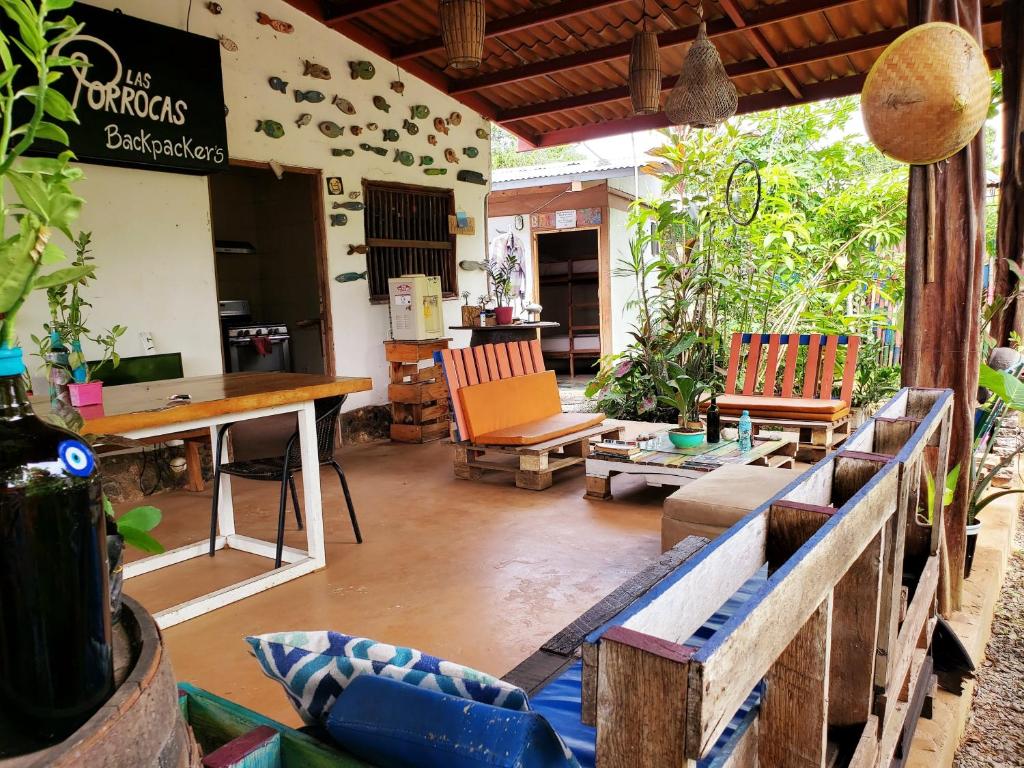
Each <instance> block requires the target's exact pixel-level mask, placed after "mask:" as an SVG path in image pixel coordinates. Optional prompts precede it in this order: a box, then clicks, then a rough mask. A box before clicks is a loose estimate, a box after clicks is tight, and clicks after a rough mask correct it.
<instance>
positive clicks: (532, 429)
mask: <svg viewBox="0 0 1024 768" xmlns="http://www.w3.org/2000/svg"><path fill="white" fill-rule="evenodd" d="M435 359H436V360H437V362H438V363H439V364H440V365H441V367H442V369H443V371H444V375H445V381H446V382H447V386H448V390H449V395H450V398H449V399H450V402H451V404H452V412H453V420H452V443H453V444H454V449H455V476H456V477H459V478H461V479H464V480H479V479H480V478H481V477H482V476H483V474H484V472H486V471H491V470H495V471H499V472H512V473H514V474H515V481H516V486H517V487H518V488H524V489H528V490H533V491H542V490H544V489H546V488H550V487H551V484H552V482H553V475H554V473H555V472H558V471H559V470H562V469H566V468H568V467H573V466H577V465H580V464H583V463H584V462H585V461H586V459H587V457H588V456H589V455H590V444H591V442H592V441H594V442H599V441H601V440H604V439H608V438H617V437H619V436H620V435H621V432H622V427H621V426H617V425H611V424H607V423H605V422H604V419H603V416H601V415H600V414H572V413H570V414H563V413H562V412H561V404H560V402H559V399H558V386H557V384H556V383H555V377H554V373H552V372H551V371H545V370H544V358H543V355H542V354H541V348H540V342H539V341H537V340H533V341H510V342H505V343H499V344H482V345H479V346H476V347H466V348H464V349H445V350H441V351H440V352H438V353H437V354H436V356H435Z"/></svg>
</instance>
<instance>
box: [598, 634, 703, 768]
mask: <svg viewBox="0 0 1024 768" xmlns="http://www.w3.org/2000/svg"><path fill="white" fill-rule="evenodd" d="M692 653H693V649H692V648H689V647H687V646H683V645H677V644H676V643H671V642H668V641H667V640H659V639H658V638H656V637H652V636H651V635H645V634H643V633H641V632H634V631H633V630H631V629H626V628H625V627H612V628H611V629H609V630H608V631H607V632H606V633H605V634H604V636H603V637H602V638H601V663H600V664H599V665H598V668H597V675H598V681H597V754H598V755H599V758H598V765H599V768H633V767H634V766H638V765H645V766H646V765H650V766H655V765H657V766H684V765H686V764H687V763H686V757H685V755H684V749H685V746H686V744H685V741H686V739H685V736H686V728H685V726H686V685H687V678H688V673H689V660H690V656H691V655H692Z"/></svg>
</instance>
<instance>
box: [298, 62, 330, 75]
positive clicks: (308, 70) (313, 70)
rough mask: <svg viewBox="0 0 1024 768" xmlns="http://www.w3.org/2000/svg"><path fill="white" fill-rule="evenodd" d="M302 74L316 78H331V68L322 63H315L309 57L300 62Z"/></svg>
mask: <svg viewBox="0 0 1024 768" xmlns="http://www.w3.org/2000/svg"><path fill="white" fill-rule="evenodd" d="M302 74H303V75H305V76H306V77H315V78H316V79H317V80H330V79H331V70H329V69H328V68H327V67H325V66H324V65H323V64H317V63H315V62H312V61H310V60H309V59H306V60H305V61H303V62H302Z"/></svg>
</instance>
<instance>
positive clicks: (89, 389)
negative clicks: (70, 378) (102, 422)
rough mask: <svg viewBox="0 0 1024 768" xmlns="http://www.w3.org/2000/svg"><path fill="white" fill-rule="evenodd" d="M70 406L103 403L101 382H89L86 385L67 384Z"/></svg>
mask: <svg viewBox="0 0 1024 768" xmlns="http://www.w3.org/2000/svg"><path fill="white" fill-rule="evenodd" d="M68 391H69V392H70V393H71V404H72V405H74V406H76V407H77V406H83V405H101V404H102V403H103V382H102V381H90V382H89V383H88V384H68Z"/></svg>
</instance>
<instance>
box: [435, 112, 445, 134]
mask: <svg viewBox="0 0 1024 768" xmlns="http://www.w3.org/2000/svg"><path fill="white" fill-rule="evenodd" d="M434 130H435V131H437V132H438V133H443V134H444V135H445V136H447V135H448V124H447V123H446V122H445V121H444V118H443V117H435V118H434Z"/></svg>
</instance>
